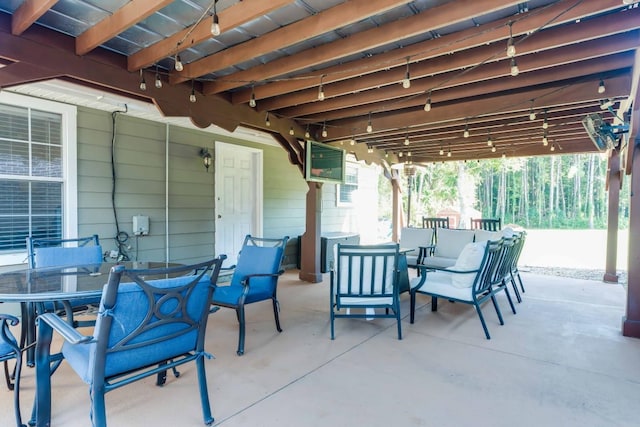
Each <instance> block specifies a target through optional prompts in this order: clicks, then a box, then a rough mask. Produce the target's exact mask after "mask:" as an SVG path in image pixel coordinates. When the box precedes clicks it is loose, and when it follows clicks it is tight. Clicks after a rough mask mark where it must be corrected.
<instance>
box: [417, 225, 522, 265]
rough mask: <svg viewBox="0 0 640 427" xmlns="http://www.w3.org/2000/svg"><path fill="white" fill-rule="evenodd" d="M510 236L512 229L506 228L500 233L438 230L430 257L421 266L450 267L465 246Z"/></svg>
mask: <svg viewBox="0 0 640 427" xmlns="http://www.w3.org/2000/svg"><path fill="white" fill-rule="evenodd" d="M512 235H513V229H511V228H508V227H507V228H504V229H502V230H501V231H487V230H459V229H452V228H438V229H436V241H437V243H436V245H435V246H434V247H433V249H432V251H431V256H427V257H425V258H424V259H423V260H422V265H425V266H427V267H432V268H447V267H451V266H453V265H454V264H455V263H456V260H457V259H458V257H459V256H460V254H461V253H462V251H463V249H464V248H465V246H467V244H469V243H473V242H486V241H487V240H500V239H501V238H502V237H503V236H507V237H511V236H512Z"/></svg>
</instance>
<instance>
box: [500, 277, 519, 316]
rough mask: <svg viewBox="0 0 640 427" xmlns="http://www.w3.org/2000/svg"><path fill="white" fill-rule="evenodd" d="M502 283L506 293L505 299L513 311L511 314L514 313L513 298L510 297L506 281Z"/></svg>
mask: <svg viewBox="0 0 640 427" xmlns="http://www.w3.org/2000/svg"><path fill="white" fill-rule="evenodd" d="M503 284H504V293H505V294H507V300H508V301H509V305H510V306H511V311H512V312H513V314H516V307H515V305H513V300H512V299H511V292H509V288H508V287H507V284H506V283H503Z"/></svg>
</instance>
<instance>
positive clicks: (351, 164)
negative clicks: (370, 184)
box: [336, 159, 360, 207]
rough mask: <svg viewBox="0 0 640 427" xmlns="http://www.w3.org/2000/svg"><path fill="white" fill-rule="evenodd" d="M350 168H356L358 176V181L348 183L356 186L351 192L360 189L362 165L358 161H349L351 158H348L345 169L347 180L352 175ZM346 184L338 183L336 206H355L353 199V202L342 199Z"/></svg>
mask: <svg viewBox="0 0 640 427" xmlns="http://www.w3.org/2000/svg"><path fill="white" fill-rule="evenodd" d="M350 170H355V172H356V173H355V176H356V183H355V185H354V184H348V185H349V186H354V187H355V188H354V189H353V190H352V191H351V193H353V192H355V191H358V189H359V188H360V165H359V164H358V163H357V162H352V161H349V159H347V161H346V162H345V171H344V177H345V182H346V180H347V177H348V176H350V174H349V171H350ZM344 185H345V184H336V206H338V207H350V206H353V205H354V203H353V201H351V202H346V201H342V199H341V197H340V196H341V195H342V186H344Z"/></svg>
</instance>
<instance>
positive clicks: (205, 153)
mask: <svg viewBox="0 0 640 427" xmlns="http://www.w3.org/2000/svg"><path fill="white" fill-rule="evenodd" d="M200 157H202V163H203V164H204V167H205V168H206V169H207V172H209V166H211V161H212V156H211V153H210V152H209V149H207V148H201V149H200Z"/></svg>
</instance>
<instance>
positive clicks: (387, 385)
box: [0, 270, 640, 427]
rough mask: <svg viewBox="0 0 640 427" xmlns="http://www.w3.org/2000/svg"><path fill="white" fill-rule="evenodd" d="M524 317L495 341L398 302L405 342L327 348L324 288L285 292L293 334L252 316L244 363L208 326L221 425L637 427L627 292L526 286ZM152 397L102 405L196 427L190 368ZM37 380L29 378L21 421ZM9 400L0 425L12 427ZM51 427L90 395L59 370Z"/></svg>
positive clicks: (597, 285)
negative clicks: (625, 328)
mask: <svg viewBox="0 0 640 427" xmlns="http://www.w3.org/2000/svg"><path fill="white" fill-rule="evenodd" d="M523 280H524V283H525V288H526V293H525V294H524V295H523V297H524V301H523V302H522V303H521V304H518V305H517V307H516V309H517V310H518V313H517V315H513V314H512V313H511V311H510V310H509V308H508V304H507V301H506V298H504V296H501V297H500V299H499V302H500V305H501V308H502V312H503V315H504V318H505V325H504V326H500V325H499V324H498V321H497V318H496V315H495V311H494V310H493V307H492V306H490V305H486V306H485V307H484V313H485V316H486V319H487V323H488V326H489V329H490V332H491V336H492V339H491V340H486V339H485V338H484V334H483V332H482V328H481V326H480V322H479V320H478V317H477V315H476V313H475V311H474V309H473V308H472V307H470V306H467V305H463V304H451V303H448V302H446V301H443V302H441V303H440V307H439V311H438V312H437V313H432V312H431V311H430V304H429V299H428V298H426V297H419V300H418V303H419V305H420V308H419V310H418V311H417V313H416V322H415V324H413V325H411V324H409V298H408V295H406V294H405V295H403V296H402V315H403V322H402V328H403V340H401V341H398V340H397V338H396V328H395V322H394V321H392V320H389V319H376V320H374V321H366V320H360V319H337V320H336V339H335V340H334V341H331V340H330V339H329V307H328V305H329V297H328V292H329V291H328V288H329V280H328V275H325V281H324V283H317V284H310V283H305V282H301V281H299V280H298V271H297V270H290V271H287V273H285V275H284V276H283V277H282V278H281V279H280V284H279V288H278V289H279V299H280V303H281V308H282V311H281V321H282V326H283V329H284V331H283V332H282V333H281V334H278V333H277V332H276V330H275V325H274V322H273V314H272V312H271V304H269V303H259V304H253V305H251V306H249V308H248V310H247V313H248V316H247V317H248V322H249V323H248V325H247V326H248V327H247V342H246V353H245V355H244V356H242V357H238V356H236V354H235V350H236V345H237V323H236V318H235V313H234V312H232V311H231V310H224V309H222V310H220V311H218V312H217V313H215V314H213V315H212V316H211V317H210V323H209V325H208V337H207V351H209V352H210V353H212V354H214V355H215V356H216V359H215V360H209V361H207V363H206V366H207V375H208V378H209V394H210V398H211V405H212V410H213V415H214V417H215V418H216V423H215V425H221V426H225V427H234V426H279V427H283V426H298V427H299V426H321V425H323V426H361V425H369V426H471V425H480V426H514V425H517V426H581V427H585V426H637V425H640V413H639V412H638V410H637V407H636V405H637V400H638V396H640V340H638V339H633V338H626V337H623V336H621V332H620V330H621V319H622V317H623V316H624V313H625V298H626V295H625V290H624V288H623V287H622V286H621V285H617V284H604V283H602V282H597V281H586V280H576V279H568V278H563V277H554V276H542V275H534V274H531V273H523ZM181 372H182V375H181V376H180V378H177V379H176V378H174V377H173V376H169V377H168V382H167V384H166V385H165V386H164V387H162V388H159V387H156V386H155V385H154V382H153V379H149V380H147V381H143V382H138V383H134V384H132V385H129V386H126V387H124V388H121V389H118V390H115V391H113V392H111V393H110V394H108V395H107V419H108V421H109V425H110V426H145V425H155V426H181V427H182V426H201V425H203V423H202V413H201V410H200V403H199V397H198V390H197V385H196V384H197V379H196V374H195V369H194V367H193V366H192V365H188V366H186V367H183V368H182V369H181ZM33 375H34V370H33V369H29V368H26V369H24V376H23V379H24V380H23V394H22V396H23V405H22V407H23V408H22V411H23V416H25V417H26V416H27V415H28V414H29V413H30V407H31V406H30V405H31V403H32V399H33V393H34V378H33ZM0 390H1V391H0V393H2V399H0V426H11V425H13V424H14V420H13V411H12V406H11V394H10V392H8V391H7V390H6V388H5V387H4V386H1V389H0ZM53 393H54V394H53V402H52V405H53V413H52V425H53V426H64V427H76V426H78V427H85V426H88V425H90V421H89V396H88V389H87V386H86V385H85V384H83V383H82V382H81V381H80V380H79V378H78V377H77V376H76V375H75V374H74V373H73V372H71V371H70V369H69V368H68V366H67V365H66V364H63V365H62V367H61V368H60V369H59V371H58V372H56V374H55V375H54V377H53Z"/></svg>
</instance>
